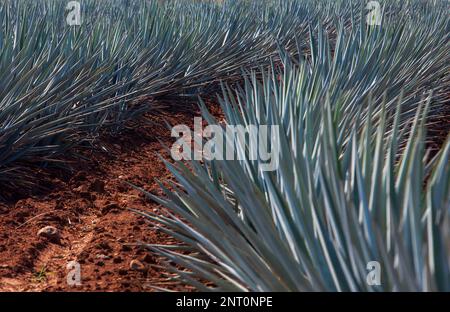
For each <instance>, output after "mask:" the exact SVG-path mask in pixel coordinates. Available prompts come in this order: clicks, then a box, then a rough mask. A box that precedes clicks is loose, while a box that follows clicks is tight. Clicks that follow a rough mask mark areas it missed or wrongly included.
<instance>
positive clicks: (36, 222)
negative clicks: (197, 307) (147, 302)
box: [0, 108, 198, 291]
mask: <svg viewBox="0 0 450 312" xmlns="http://www.w3.org/2000/svg"><path fill="white" fill-rule="evenodd" d="M195 115H198V111H197V110H196V109H194V108H192V109H188V111H185V112H173V111H166V112H165V113H162V112H161V113H158V114H153V115H148V116H146V118H145V120H142V121H140V122H139V123H138V124H137V125H136V124H135V125H134V127H130V128H128V129H125V130H124V131H122V132H121V133H120V135H117V136H114V137H111V136H109V137H107V138H103V139H100V140H99V141H98V142H99V143H98V146H97V149H96V152H90V153H89V154H88V155H84V156H86V157H87V158H88V159H87V160H83V161H81V160H80V161H78V162H77V163H76V164H74V166H73V169H74V170H73V172H74V173H73V174H71V175H70V174H69V175H68V174H67V172H66V173H64V174H63V173H61V174H58V173H55V174H52V176H53V178H52V182H51V183H50V184H49V185H48V186H49V188H50V190H49V191H48V192H47V193H46V194H44V195H39V196H32V197H29V198H24V199H21V200H18V201H16V202H12V203H9V204H0V291H151V290H152V289H153V288H152V287H153V286H157V287H169V288H172V289H176V290H189V289H188V288H186V287H183V286H181V285H178V284H177V283H175V282H173V281H171V280H170V279H168V278H167V275H166V274H165V272H164V270H161V269H157V268H155V265H156V266H157V265H159V264H161V262H160V261H161V260H160V259H159V258H158V257H156V256H155V255H152V254H151V253H149V252H148V251H147V250H144V249H143V248H141V247H140V246H139V245H138V244H137V242H138V241H143V242H147V243H158V244H171V243H173V241H172V239H171V238H169V237H167V236H166V235H164V234H163V233H161V232H159V231H158V230H157V229H155V228H154V227H152V225H151V224H149V223H148V221H147V220H146V219H144V218H143V217H140V216H138V215H136V214H134V213H133V212H130V211H129V210H127V208H135V209H142V210H152V211H154V212H158V213H164V208H162V207H161V206H159V205H158V204H156V203H155V202H151V201H149V200H148V199H146V198H145V197H144V196H143V194H142V193H141V192H139V191H137V190H135V189H133V188H131V187H129V186H128V185H127V184H126V183H124V182H125V181H127V182H131V183H133V184H135V185H137V186H140V187H143V188H144V189H146V190H148V191H150V192H152V193H153V194H159V195H162V193H161V191H160V189H159V187H158V185H157V182H156V181H155V179H159V180H164V179H170V178H171V175H170V173H169V172H168V170H167V169H166V168H165V166H164V164H163V162H162V161H161V159H160V158H159V157H158V154H160V155H162V156H163V157H164V158H166V159H168V158H169V153H168V152H167V151H166V150H165V149H164V146H163V144H164V145H166V146H170V145H171V144H172V142H173V140H174V139H173V138H171V136H170V130H169V129H168V128H167V127H166V125H165V121H167V122H168V123H169V124H172V125H174V124H187V125H191V124H192V123H193V117H194V116H195ZM161 142H162V143H163V144H162V143H161ZM103 148H104V149H106V150H103V152H99V150H101V149H103ZM84 154H86V152H84ZM36 179H39V177H36ZM45 226H54V227H56V228H57V229H58V230H59V232H60V239H59V240H58V239H56V240H50V239H48V238H44V237H40V236H38V235H37V232H38V231H39V230H40V229H42V228H43V227H45ZM73 260H75V261H77V262H79V263H80V266H81V279H82V285H81V286H70V285H68V284H67V282H66V278H67V273H68V269H67V267H66V266H67V264H68V263H69V262H70V261H73ZM133 260H138V261H139V262H141V263H142V264H143V265H144V267H143V269H142V270H139V271H138V270H133V269H131V268H130V263H131V261H133Z"/></svg>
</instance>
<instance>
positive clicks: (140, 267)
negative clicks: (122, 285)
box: [130, 260, 146, 271]
mask: <svg viewBox="0 0 450 312" xmlns="http://www.w3.org/2000/svg"><path fill="white" fill-rule="evenodd" d="M130 269H131V270H134V271H145V269H146V268H145V265H144V264H143V263H142V262H141V261H139V260H131V262H130Z"/></svg>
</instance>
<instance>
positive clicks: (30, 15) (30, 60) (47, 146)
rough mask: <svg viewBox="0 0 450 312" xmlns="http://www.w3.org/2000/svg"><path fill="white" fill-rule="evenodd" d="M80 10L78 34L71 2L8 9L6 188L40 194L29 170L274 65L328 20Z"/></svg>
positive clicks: (4, 40)
mask: <svg viewBox="0 0 450 312" xmlns="http://www.w3.org/2000/svg"><path fill="white" fill-rule="evenodd" d="M79 3H80V5H81V12H80V13H81V14H80V15H81V24H80V25H79V26H70V25H68V24H67V22H66V21H67V20H66V15H67V14H68V13H70V11H68V8H67V4H68V1H63V0H42V1H32V0H19V1H16V0H5V1H1V2H0V185H1V187H2V188H4V187H6V186H13V187H15V188H16V189H17V187H18V186H27V187H33V186H35V185H34V182H33V181H35V179H32V178H31V177H30V170H27V168H30V165H37V164H39V165H42V164H43V165H46V164H52V163H53V164H60V163H61V162H58V157H59V156H60V155H62V154H64V153H66V154H67V153H68V151H70V148H71V147H73V146H74V145H76V144H83V143H86V142H90V140H91V138H92V136H94V137H95V135H96V134H98V132H99V131H100V129H103V128H105V127H107V128H108V127H111V126H114V127H120V126H121V125H123V123H124V122H126V121H127V120H129V119H130V118H135V117H136V116H139V115H140V114H142V113H144V112H149V111H151V110H152V109H153V107H154V105H152V103H153V102H151V101H150V102H149V101H148V99H157V98H160V97H163V96H165V95H171V96H174V95H179V96H189V95H191V94H199V93H201V91H202V86H205V85H206V84H210V83H213V82H216V81H219V80H226V79H230V77H233V75H234V74H236V73H237V72H238V73H239V72H240V69H241V68H250V67H254V66H259V65H261V64H264V63H267V61H268V58H269V57H273V56H275V55H276V46H277V43H283V44H284V45H286V46H289V45H292V42H293V38H294V37H295V36H294V34H298V35H302V34H306V33H307V28H306V26H305V25H306V24H307V21H313V20H317V19H318V15H319V14H320V11H319V10H318V8H316V7H315V6H314V5H313V3H312V2H311V3H308V2H304V3H303V2H302V3H296V2H295V1H265V2H264V1H263V2H260V1H251V2H248V1H225V2H224V3H216V1H191V0H171V1H163V2H161V1H157V0H136V1H129V0H103V1H96V0H80V1H79ZM277 4H279V5H277ZM346 10H347V11H346V13H345V14H347V15H348V14H349V10H348V9H346ZM301 37H302V38H303V37H305V36H301ZM289 38H290V39H289Z"/></svg>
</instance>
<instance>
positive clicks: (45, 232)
mask: <svg viewBox="0 0 450 312" xmlns="http://www.w3.org/2000/svg"><path fill="white" fill-rule="evenodd" d="M37 235H38V236H42V237H46V238H49V239H58V238H59V230H58V229H57V228H55V227H54V226H51V225H49V226H46V227H43V228H42V229H40V230H39V231H38V233H37Z"/></svg>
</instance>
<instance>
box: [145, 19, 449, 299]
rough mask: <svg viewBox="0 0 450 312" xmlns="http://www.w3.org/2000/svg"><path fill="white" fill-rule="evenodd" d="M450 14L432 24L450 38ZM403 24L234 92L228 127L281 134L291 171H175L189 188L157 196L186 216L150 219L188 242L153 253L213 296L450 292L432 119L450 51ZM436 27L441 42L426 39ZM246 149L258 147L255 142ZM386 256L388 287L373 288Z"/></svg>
mask: <svg viewBox="0 0 450 312" xmlns="http://www.w3.org/2000/svg"><path fill="white" fill-rule="evenodd" d="M438 20H439V18H437V20H436V23H434V24H433V25H435V26H436V25H440V26H437V28H434V27H435V26H433V27H432V28H433V29H434V31H437V29H440V31H442V32H443V33H445V32H446V31H447V30H446V27H445V25H446V24H447V22H446V21H445V20H442V19H441V20H440V22H438ZM410 22H411V21H410ZM402 25H403V26H402ZM391 27H392V28H389V27H387V29H386V30H385V31H383V30H380V32H379V33H378V34H376V35H374V33H373V32H372V33H367V32H366V33H364V32H363V30H362V25H361V28H359V30H355V33H352V32H350V33H349V34H348V35H346V34H345V32H344V31H343V30H341V31H340V32H338V33H337V36H338V38H337V39H336V40H337V41H336V42H337V43H338V44H337V48H336V50H335V51H334V53H330V50H329V48H327V46H330V45H328V43H327V40H326V38H325V37H324V36H322V35H320V32H319V33H318V39H317V41H315V40H314V39H313V40H311V57H310V58H308V57H306V58H305V59H300V61H299V62H298V65H297V66H294V65H293V64H292V63H291V62H290V61H289V60H287V59H288V58H287V57H286V58H285V61H284V64H283V65H284V71H283V73H282V75H281V77H280V75H279V73H277V72H276V70H275V69H274V68H273V69H272V72H270V73H268V74H267V75H264V76H263V79H262V81H261V80H258V79H257V78H256V75H253V76H250V78H248V79H246V80H245V83H244V86H243V88H238V90H230V89H229V88H225V90H224V98H223V100H222V101H221V104H222V109H223V111H224V113H225V115H226V119H227V123H228V124H232V125H239V124H240V125H243V126H246V125H251V124H254V125H264V124H269V125H279V126H280V127H281V131H280V134H279V136H278V137H277V138H276V140H277V142H279V144H280V146H281V152H280V165H279V166H278V167H277V169H276V170H275V171H273V172H265V171H261V170H260V164H261V163H264V162H263V160H261V159H258V160H257V161H249V160H244V161H215V160H214V161H211V162H205V163H204V164H203V165H202V164H200V163H196V162H193V163H191V166H185V165H183V164H181V163H179V164H177V165H176V166H174V165H172V164H170V163H167V165H168V167H169V169H170V170H171V172H172V173H173V174H174V176H175V177H176V178H177V181H178V184H173V183H172V184H171V186H172V188H171V189H170V190H169V189H167V188H163V189H164V191H165V193H166V195H167V198H155V197H154V196H152V195H150V194H148V195H149V196H150V197H152V198H153V199H155V200H157V201H158V202H160V203H161V204H163V205H165V206H166V207H168V208H169V210H170V211H171V212H172V214H170V215H169V216H167V217H165V216H160V215H155V214H152V213H145V212H140V213H142V214H143V215H145V216H147V217H149V218H150V219H152V220H154V221H156V222H158V223H159V224H161V226H162V227H161V229H162V230H163V231H165V232H167V233H168V234H169V235H172V236H173V237H175V238H177V239H178V240H180V242H183V243H184V245H182V247H183V253H178V252H177V251H176V246H171V247H170V248H166V247H161V246H153V245H148V247H149V248H150V249H152V250H153V251H155V252H157V253H160V254H161V255H163V256H165V257H167V258H168V259H170V260H171V261H173V262H175V263H177V264H179V265H180V266H183V267H185V268H187V269H188V271H181V270H180V269H177V268H171V270H172V271H173V272H175V274H177V276H178V277H179V278H180V279H181V280H183V281H185V282H186V283H190V284H192V285H194V286H196V287H198V288H199V289H201V290H253V291H303V290H314V291H321V290H326V291H378V290H384V291H400V290H419V291H429V290H447V291H448V290H449V289H450V285H449V283H448V281H449V280H450V279H449V278H450V271H449V267H450V261H449V259H450V258H449V255H448V246H450V232H449V221H450V217H449V212H450V211H449V209H450V184H449V183H450V174H449V173H450V172H449V169H450V168H449V161H448V159H449V153H450V139H449V138H447V141H446V142H445V143H444V144H443V146H442V148H441V149H440V151H439V152H438V154H437V155H436V156H435V157H434V158H433V159H429V157H426V155H427V153H426V142H425V135H426V133H425V132H426V126H425V125H426V119H427V117H428V116H429V114H430V113H433V112H434V113H435V112H436V111H438V110H439V107H442V105H443V102H441V101H440V100H439V98H437V99H436V98H434V97H433V96H432V95H431V94H432V93H430V91H435V92H436V88H437V89H441V87H442V86H440V85H439V82H440V81H442V80H441V77H442V76H443V75H444V72H442V71H441V70H440V69H439V68H440V66H443V67H444V68H446V70H447V69H448V65H446V64H443V63H441V60H439V58H442V57H444V58H445V56H444V55H441V54H440V53H442V52H443V51H445V50H446V49H447V48H448V47H447V45H446V44H445V43H443V42H442V41H441V39H439V38H438V39H433V38H431V37H432V35H431V33H428V30H426V29H425V30H423V31H420V28H417V29H416V31H415V32H409V30H407V29H408V28H409V27H413V26H412V25H411V24H407V25H406V26H404V23H398V24H397V23H394V24H393V26H391ZM424 33H428V34H429V36H430V37H428V36H427V38H429V39H430V41H431V42H433V40H437V41H436V42H434V43H435V44H437V46H435V45H434V44H432V45H430V46H427V45H426V43H424V42H423V41H418V40H417V39H418V38H421V37H422V36H424ZM397 35H398V36H397ZM320 36H322V37H320ZM315 42H317V43H315ZM339 45H341V46H342V45H344V47H345V48H339ZM416 45H420V46H421V47H419V46H416ZM411 47H417V49H415V50H414V51H415V52H411V53H408V51H410V49H411ZM339 49H342V50H341V51H339ZM429 49H431V50H434V51H435V52H438V51H440V52H438V53H437V54H438V55H440V56H439V57H438V58H433V57H431V55H430V54H428V52H427V51H429ZM416 53H417V54H416ZM332 54H333V56H331V55H332ZM419 55H422V56H419ZM428 56H430V59H428ZM413 64H415V65H413ZM427 66H430V67H431V68H434V69H433V71H434V70H437V72H438V73H440V74H439V75H438V77H439V78H437V77H435V76H433V75H432V74H431V71H428V70H427V68H428V67H427ZM345 68H347V69H345ZM417 68H423V70H419V71H417ZM338 69H339V70H338ZM423 75H425V76H423ZM425 77H427V78H426V79H429V81H425V80H424V79H425ZM399 80H403V82H402V83H401V84H397V82H398V81H399ZM435 83H436V84H435ZM405 84H406V86H407V87H406V88H403V87H404V86H405ZM380 86H381V87H380ZM424 94H427V95H426V96H424ZM204 116H205V117H206V118H207V119H208V121H209V122H210V123H212V124H215V123H216V122H215V121H214V120H213V118H212V117H211V116H210V115H209V114H208V113H207V112H206V109H204ZM253 143H256V142H253ZM233 144H235V142H233ZM235 147H236V148H237V150H238V152H239V153H241V154H245V153H248V148H249V145H248V144H243V143H242V142H237V143H236V146H235ZM186 250H189V251H190V253H188V254H186ZM373 261H377V262H378V263H380V265H381V275H382V276H381V283H382V284H381V285H380V286H370V285H369V284H368V283H367V275H368V270H367V269H368V267H367V265H368V264H369V263H371V262H373ZM199 280H203V281H204V280H207V281H211V282H212V283H214V284H215V285H216V287H215V288H207V287H206V286H204V285H202V284H200V283H199V282H198V281H199Z"/></svg>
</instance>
